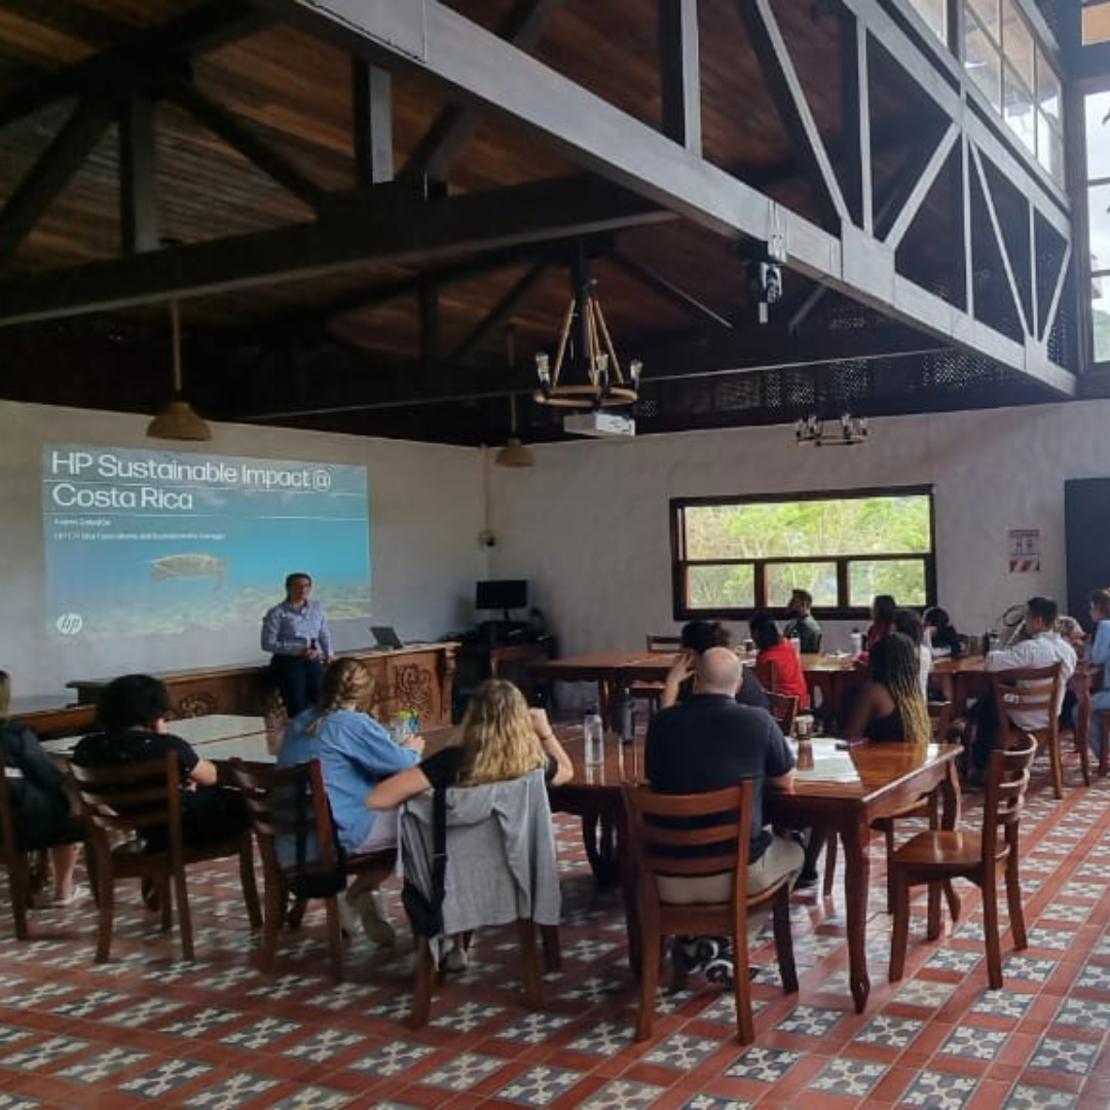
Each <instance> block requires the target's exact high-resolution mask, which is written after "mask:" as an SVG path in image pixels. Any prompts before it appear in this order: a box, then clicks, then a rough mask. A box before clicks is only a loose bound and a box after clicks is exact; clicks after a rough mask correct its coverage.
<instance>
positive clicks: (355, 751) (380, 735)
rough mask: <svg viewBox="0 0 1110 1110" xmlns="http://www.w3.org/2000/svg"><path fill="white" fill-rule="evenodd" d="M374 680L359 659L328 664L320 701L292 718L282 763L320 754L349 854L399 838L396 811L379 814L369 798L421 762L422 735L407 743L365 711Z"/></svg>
mask: <svg viewBox="0 0 1110 1110" xmlns="http://www.w3.org/2000/svg"><path fill="white" fill-rule="evenodd" d="M373 696H374V679H373V678H372V676H371V675H370V673H369V672H368V671H367V670H366V668H365V667H364V666H363V665H362V664H361V663H359V662H358V660H356V659H340V660H337V661H336V662H334V663H332V664H331V666H330V667H328V669H327V672H326V673H325V675H324V686H323V690H322V692H321V696H320V704H319V705H318V706H317V707H316V708H313V709H306V710H305V711H304V712H303V713H299V714H298V715H297V716H296V717H294V718H293V720H291V721H290V722H289V727H288V728H287V729H286V732H285V736H284V738H283V740H282V745H281V751H280V752H279V753H278V758H277V762H278V766H279V767H290V766H292V765H293V764H295V763H307V762H308V761H309V760H310V759H319V760H320V768H321V770H322V772H323V775H324V788H325V789H326V790H327V793H328V802H329V803H330V805H331V812H332V818H333V819H334V821H335V827H336V831H337V833H338V836H339V843H340V845H341V846H342V848H343V850H344V851H345V852H347V853H352V854H353V853H358V852H368V851H375V850H376V849H378V848H382V847H385V846H387V845H389V844H392V843H394V842H395V841H396V839H397V814H396V811H395V810H394V811H391V812H386V813H377V814H375V813H374V811H373V810H369V809H367V808H366V804H365V798H366V795H367V794H369V793H370V791H371V790H373V789H374V787H375V786H376V785H377V784H378V783H379V782H380V781H381V780H382V779H384V778H388V777H389V776H390V775H394V774H396V773H397V772H399V771H404V770H406V769H408V768H409V767H412V766H413V765H414V764H416V763H417V762H419V760H420V753H421V752H422V751H423V750H424V741H423V739H422V738H421V737H413V738H412V739H411V740H409V741H407V742H406V743H405V744H404V745H399V744H397V743H395V742H394V740H393V738H392V737H391V736H390V735H389V733H388V732H387V731H386V730H385V729H384V728H383V727H382V726H381V724H379V723H378V722H377V721H375V720H374V718H373V717H371V716H370V714H369V713H368V712H367V711H368V709H369V707H370V704H371V702H372V701H373Z"/></svg>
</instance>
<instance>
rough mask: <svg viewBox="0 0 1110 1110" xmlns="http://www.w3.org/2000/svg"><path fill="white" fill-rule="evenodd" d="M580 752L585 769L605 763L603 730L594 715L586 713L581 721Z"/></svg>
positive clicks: (598, 718) (599, 719)
mask: <svg viewBox="0 0 1110 1110" xmlns="http://www.w3.org/2000/svg"><path fill="white" fill-rule="evenodd" d="M582 751H583V757H584V759H585V761H586V766H587V767H596V766H598V765H599V764H601V763H604V762H605V730H604V728H603V727H602V724H601V717H599V716H598V714H596V713H587V714H586V716H585V717H584V718H583V719H582Z"/></svg>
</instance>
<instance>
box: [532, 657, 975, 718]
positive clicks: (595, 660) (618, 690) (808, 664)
mask: <svg viewBox="0 0 1110 1110" xmlns="http://www.w3.org/2000/svg"><path fill="white" fill-rule="evenodd" d="M737 654H738V655H739V656H740V659H741V661H742V662H743V663H745V664H746V665H751V664H753V663H754V662H755V655H754V654H745V653H742V652H738V653H737ZM677 658H678V654H677V653H676V652H659V651H602V652H592V653H590V654H586V655H571V656H567V657H566V658H563V659H544V660H542V661H537V662H536V663H534V664H533V665H532V666H531V667H530V668H529V669H530V670H531V671H532V673H533V674H534V675H535V677H536V678H537V679H538V680H539V681H542V682H595V683H596V684H597V691H598V712H599V713H600V714H601V716H602V719H603V720H604V721H605V722H606V723H607V725H608V726H609V727H610V728H612V729H619V727H620V708H621V704H622V701H623V699H624V698H626V697H629V696H630V692H631V689H632V686H633V684H634V683H637V682H652V683H662V682H663V680H664V679H665V678H666V677H667V672H668V671H669V670H670V669H671V667H672V666H673V665H674V663H675V660H676V659H677ZM801 662H802V671H803V673H804V674H805V676H806V682H807V683H808V685H809V689H810V695H811V697H813V698H814V701H815V702H816V701H818V700H819V701H820V713H821V716H822V717H824V718H825V720H826V723H827V724H830V725H832V724H836V723H838V722H840V723H842V722H843V720H844V711H845V707H846V706H847V704H848V699H849V697H850V696H851V694H852V692H853V691H854V690H855V689H856V688H857V687H858V686H859V685H860V684H861V683H862V682H863V681H864V679H865V678H866V675H867V672H866V668H865V667H864V666H863V664H861V663H860V662H859V660H858V659H857V658H856V657H855V656H852V655H846V654H844V655H840V654H803V655H802V656H801ZM989 673H990V672H989V671H987V669H986V660H985V659H984V658H983V656H981V655H971V656H964V657H963V658H960V659H951V658H940V659H936V660H934V661H933V670H932V675H933V681H934V682H935V683H936V684H937V685H939V686H940V687H941V688H942V689H943V690H944V691H945V696H946V698H947V699H948V700H949V701H951V702H952V704H953V706H954V707H955V708H956V711H957V713H958V712H960V711H962V709H963V707H964V705H966V703H967V700H968V699H969V698H970V697H973V696H974V697H978V696H981V695H982V694H984V693H989V691H990V679H989V677H988V675H989ZM818 692H820V698H819V699H818V698H817V697H816V695H817V693H818Z"/></svg>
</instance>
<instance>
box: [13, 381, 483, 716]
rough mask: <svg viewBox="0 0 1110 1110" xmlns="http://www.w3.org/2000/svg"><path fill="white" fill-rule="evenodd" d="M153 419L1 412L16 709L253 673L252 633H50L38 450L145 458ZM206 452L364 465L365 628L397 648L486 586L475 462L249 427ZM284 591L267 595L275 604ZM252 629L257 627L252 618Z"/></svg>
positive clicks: (230, 429)
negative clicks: (112, 451) (77, 689)
mask: <svg viewBox="0 0 1110 1110" xmlns="http://www.w3.org/2000/svg"><path fill="white" fill-rule="evenodd" d="M148 420H149V418H148V417H144V416H137V415H123V414H118V413H107V412H88V411H84V410H78V409H66V408H54V407H49V406H45V405H19V404H12V403H6V402H0V522H2V523H0V567H2V568H3V579H2V581H3V595H2V596H3V599H2V601H0V668H2V669H5V670H7V671H9V672H11V673H12V676H13V683H14V688H15V694H16V696H17V697H23V696H31V695H36V694H62V693H63V692H64V689H63V688H64V685H65V683H66V682H67V681H69V680H70V679H73V678H78V677H86V678H88V677H97V676H102V675H110V674H113V673H118V672H120V671H124V670H137V669H144V670H153V671H158V670H171V669H174V668H182V667H196V666H204V665H216V664H222V663H233V662H253V661H261V660H262V659H263V658H264V656H263V655H262V653H261V651H260V649H259V643H258V639H259V625H258V624H250V625H245V626H243V627H240V628H236V629H234V630H230V631H228V632H227V633H226V634H224V633H221V635H220V636H219V638H215V639H212V638H209V639H208V640H205V641H202V642H199V643H198V642H197V637H195V636H193V637H188V638H187V637H186V636H183V637H182V638H181V640H180V641H169V642H166V641H162V642H161V643H159V644H157V645H155V643H154V642H153V641H151V642H146V643H144V642H142V641H139V642H136V641H133V640H132V641H128V642H126V643H122V642H121V643H120V644H118V645H115V644H111V643H108V644H105V643H103V642H99V643H97V644H96V645H95V647H94V646H92V645H89V644H81V643H78V642H71V641H62V640H59V639H58V638H57V637H48V635H47V632H46V619H45V599H44V588H45V583H44V575H43V536H42V499H41V488H42V447H43V444H44V443H51V442H62V443H90V444H100V445H105V446H109V445H110V446H119V447H140V446H148V445H149V443H150V441H149V440H147V439H146V438H145V434H144V433H145V429H146V425H147V423H148ZM212 428H213V439H212V441H211V443H210V444H208V445H203V446H201V447H200V450H202V451H208V450H211V451H212V452H213V453H218V454H226V455H246V456H255V457H259V458H282V459H304V460H306V461H314V462H315V461H319V462H333V463H355V464H362V465H365V466H366V468H367V475H368V478H369V485H370V517H371V519H370V536H371V559H372V565H371V580H372V585H371V605H372V609H373V621H374V623H382V624H393V625H395V626H396V628H397V630H398V632H399V633H400V635H401V636H402V637H404V638H406V639H410V640H417V639H435V638H438V637H440V636H442V635H443V634H444V633H446V632H449V631H453V630H456V629H458V628H460V627H464V626H465V625H466V624H467V623H468V622H469V621H470V620H471V619H472V618H473V610H472V603H473V597H474V582H475V580H476V579H478V578H482V577H484V576H485V575H486V573H487V558H486V554H485V552H484V551H482V550H481V549H480V548H479V546H478V541H477V536H478V533H479V531H480V530H481V529H482V527H483V523H484V494H483V483H482V470H481V466H482V464H481V456H480V453H479V452H477V451H474V450H471V449H467V448H457V447H444V446H435V445H428V444H420V443H404V442H399V441H395V440H382V439H366V438H361V437H357V436H340V435H331V434H323V433H317V432H302V431H291V430H289V429H283V428H264V427H257V426H249V425H235V424H213V426H212ZM281 594H282V585H281V583H280V582H275V583H274V599H275V601H277V600H280V597H281ZM259 619H260V620H261V613H260V614H259ZM369 623H370V622H369V621H365V620H357V621H347V622H340V623H339V624H338V625H337V626H333V631H334V633H335V639H336V643H337V646H339V647H340V648H343V647H359V646H364V645H366V644H368V643H369V642H370V639H371V638H370V634H369V632H368V631H367V625H368V624H369Z"/></svg>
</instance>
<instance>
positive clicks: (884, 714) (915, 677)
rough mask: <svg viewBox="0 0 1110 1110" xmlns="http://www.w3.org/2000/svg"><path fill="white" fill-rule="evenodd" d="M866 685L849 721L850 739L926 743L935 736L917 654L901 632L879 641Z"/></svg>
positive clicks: (869, 668) (868, 662)
mask: <svg viewBox="0 0 1110 1110" xmlns="http://www.w3.org/2000/svg"><path fill="white" fill-rule="evenodd" d="M867 671H868V675H867V682H866V683H865V684H864V686H863V689H861V690H860V692H859V696H858V697H857V698H856V703H855V705H854V706H853V709H852V716H851V717H850V718H849V721H848V738H849V739H858V738H860V737H866V738H867V739H868V740H875V741H883V740H907V741H912V742H916V743H926V742H927V741H928V740H929V738H930V737H931V735H932V728H931V725H930V724H929V708H928V706H927V705H926V704H925V698H924V696H923V695H922V693H921V680H920V678H919V674H918V665H917V651H916V648H915V646H914V643H913V641H912V640H911V639H910V638H909V637H908V636H906V635H905V634H904V633H902V632H892V633H890V635H888V636H884V637H883V638H882V639H881V640H877V641H876V642H875V644H874V645H873V646H872V648H871V654H870V656H869V657H868V661H867Z"/></svg>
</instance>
